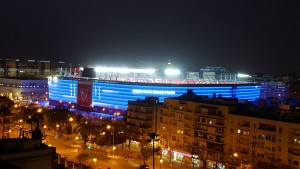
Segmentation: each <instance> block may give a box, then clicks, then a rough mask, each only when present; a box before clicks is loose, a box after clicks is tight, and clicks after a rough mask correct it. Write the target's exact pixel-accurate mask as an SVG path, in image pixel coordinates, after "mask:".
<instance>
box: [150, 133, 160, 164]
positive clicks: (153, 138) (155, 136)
mask: <svg viewBox="0 0 300 169" xmlns="http://www.w3.org/2000/svg"><path fill="white" fill-rule="evenodd" d="M149 136H150V138H151V139H152V156H153V164H152V165H153V169H154V140H155V139H156V138H157V136H158V135H157V134H156V133H150V134H149Z"/></svg>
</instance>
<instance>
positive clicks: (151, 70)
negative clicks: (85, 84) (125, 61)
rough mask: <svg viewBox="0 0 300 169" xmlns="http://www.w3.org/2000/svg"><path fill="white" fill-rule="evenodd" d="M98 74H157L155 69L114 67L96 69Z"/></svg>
mask: <svg viewBox="0 0 300 169" xmlns="http://www.w3.org/2000/svg"><path fill="white" fill-rule="evenodd" d="M95 70H96V72H114V73H148V74H152V73H155V69H128V68H113V67H96V68H95Z"/></svg>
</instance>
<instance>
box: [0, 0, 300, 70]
mask: <svg viewBox="0 0 300 169" xmlns="http://www.w3.org/2000/svg"><path fill="white" fill-rule="evenodd" d="M0 56H1V58H33V59H50V60H64V61H67V62H71V63H74V64H78V63H81V64H83V65H87V64H91V65H96V64H101V65H104V64H105V63H106V64H110V65H120V64H121V65H126V64H127V63H128V65H129V64H130V65H135V66H138V65H139V64H138V61H141V60H143V61H156V62H167V60H168V59H171V60H172V61H173V62H174V63H176V64H177V65H180V66H181V68H189V69H196V70H197V69H198V68H200V67H202V66H224V67H227V68H231V69H233V70H241V71H248V72H264V73H285V72H300V0H294V1H292V0H291V1H289V0H278V1H277V0H270V1H264V0H260V1H255V0H249V1H244V0H243V1H241V0H236V1H234V0H228V1H226V0H207V1H204V0H195V1H194V0H182V1H177V0H158V1H155V0H81V1H79V0H59V1H55V0H50V1H46V0H19V1H16V0H6V1H5V0H0Z"/></svg>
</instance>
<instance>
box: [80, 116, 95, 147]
mask: <svg viewBox="0 0 300 169" xmlns="http://www.w3.org/2000/svg"><path fill="white" fill-rule="evenodd" d="M92 128H93V127H92V125H91V123H90V122H88V121H85V122H81V124H80V135H81V137H82V140H83V149H85V148H86V143H87V142H88V141H89V136H90V135H91V130H92Z"/></svg>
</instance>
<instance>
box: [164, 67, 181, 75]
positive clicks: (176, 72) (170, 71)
mask: <svg viewBox="0 0 300 169" xmlns="http://www.w3.org/2000/svg"><path fill="white" fill-rule="evenodd" d="M165 74H166V75H171V76H174V75H179V74H180V70H179V69H166V70H165Z"/></svg>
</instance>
